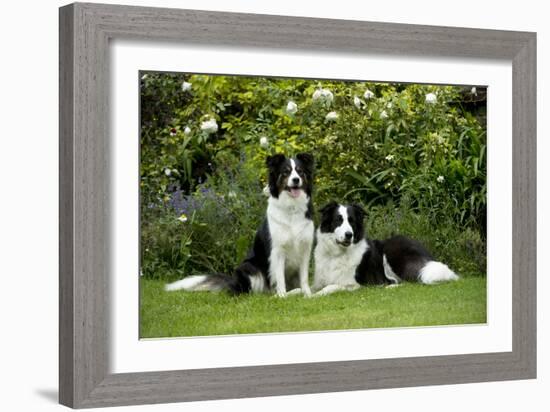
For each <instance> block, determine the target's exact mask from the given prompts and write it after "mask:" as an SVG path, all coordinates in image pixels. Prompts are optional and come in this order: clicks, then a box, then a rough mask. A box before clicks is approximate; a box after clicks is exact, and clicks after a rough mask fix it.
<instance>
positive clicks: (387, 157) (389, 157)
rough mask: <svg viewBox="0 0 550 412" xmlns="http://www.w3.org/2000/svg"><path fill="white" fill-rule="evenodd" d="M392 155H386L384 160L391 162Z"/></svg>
mask: <svg viewBox="0 0 550 412" xmlns="http://www.w3.org/2000/svg"><path fill="white" fill-rule="evenodd" d="M394 157H395V156H394V155H392V154H389V155H387V156H386V160H387V161H388V162H391V161H392V160H393V158H394Z"/></svg>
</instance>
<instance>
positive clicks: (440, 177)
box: [437, 175, 445, 183]
mask: <svg viewBox="0 0 550 412" xmlns="http://www.w3.org/2000/svg"><path fill="white" fill-rule="evenodd" d="M437 181H438V182H439V183H443V182H444V181H445V178H444V177H443V176H441V175H439V176H437Z"/></svg>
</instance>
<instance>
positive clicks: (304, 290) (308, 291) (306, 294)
mask: <svg viewBox="0 0 550 412" xmlns="http://www.w3.org/2000/svg"><path fill="white" fill-rule="evenodd" d="M302 293H303V294H304V297H306V298H310V297H312V296H313V295H312V293H311V289H310V288H309V286H303V287H302Z"/></svg>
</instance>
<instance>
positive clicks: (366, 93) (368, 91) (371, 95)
mask: <svg viewBox="0 0 550 412" xmlns="http://www.w3.org/2000/svg"><path fill="white" fill-rule="evenodd" d="M363 97H364V98H365V99H367V100H370V99H372V98H373V97H374V93H373V92H371V91H370V90H369V89H367V90H365V94H363Z"/></svg>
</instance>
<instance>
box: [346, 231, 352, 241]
mask: <svg viewBox="0 0 550 412" xmlns="http://www.w3.org/2000/svg"><path fill="white" fill-rule="evenodd" d="M345 236H346V239H347V240H350V239H351V238H352V237H353V233H351V232H346V233H345Z"/></svg>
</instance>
